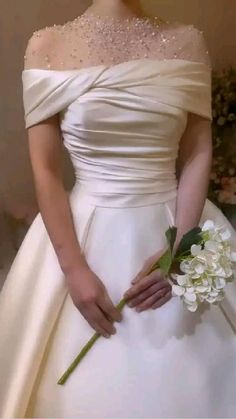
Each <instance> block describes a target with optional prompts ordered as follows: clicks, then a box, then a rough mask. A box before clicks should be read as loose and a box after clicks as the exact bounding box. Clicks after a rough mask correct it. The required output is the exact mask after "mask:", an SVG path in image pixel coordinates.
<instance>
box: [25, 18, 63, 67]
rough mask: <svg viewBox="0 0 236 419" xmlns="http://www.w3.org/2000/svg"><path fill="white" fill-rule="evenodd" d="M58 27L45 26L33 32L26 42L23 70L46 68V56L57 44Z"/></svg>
mask: <svg viewBox="0 0 236 419" xmlns="http://www.w3.org/2000/svg"><path fill="white" fill-rule="evenodd" d="M58 32H59V31H58V25H53V26H46V27H43V28H40V29H37V30H36V31H34V32H33V33H32V34H31V36H30V38H29V39H28V41H27V45H26V49H25V55H24V69H29V68H48V62H47V61H48V58H47V57H48V56H49V55H51V51H53V50H55V48H56V46H57V43H58Z"/></svg>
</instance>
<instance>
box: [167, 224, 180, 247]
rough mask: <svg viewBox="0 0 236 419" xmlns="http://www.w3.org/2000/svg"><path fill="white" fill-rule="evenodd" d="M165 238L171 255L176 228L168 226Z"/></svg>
mask: <svg viewBox="0 0 236 419" xmlns="http://www.w3.org/2000/svg"><path fill="white" fill-rule="evenodd" d="M165 235H166V238H167V240H168V243H169V245H170V250H171V253H172V252H173V247H174V243H175V240H176V235H177V227H176V226H170V227H169V228H168V230H166V232H165Z"/></svg>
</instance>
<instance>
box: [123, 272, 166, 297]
mask: <svg viewBox="0 0 236 419" xmlns="http://www.w3.org/2000/svg"><path fill="white" fill-rule="evenodd" d="M161 280H163V276H162V274H161V272H160V271H158V270H156V271H154V272H152V273H151V274H150V275H148V276H144V277H143V278H141V279H140V280H139V281H138V282H136V283H135V284H134V285H132V286H131V287H130V288H129V289H128V290H127V291H126V292H125V293H124V298H127V299H129V298H133V297H135V296H136V295H139V294H140V293H141V292H142V291H144V290H145V289H146V288H148V287H150V286H151V285H153V284H155V283H157V282H158V281H161Z"/></svg>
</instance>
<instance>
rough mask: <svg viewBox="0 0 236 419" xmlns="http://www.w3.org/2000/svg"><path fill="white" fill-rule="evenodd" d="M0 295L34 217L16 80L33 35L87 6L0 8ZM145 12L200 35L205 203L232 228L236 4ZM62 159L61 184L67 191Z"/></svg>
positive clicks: (235, 220)
mask: <svg viewBox="0 0 236 419" xmlns="http://www.w3.org/2000/svg"><path fill="white" fill-rule="evenodd" d="M0 5H1V14H0V40H1V41H0V54H1V68H0V89H1V90H0V91H1V95H0V134H1V135H0V162H1V165H0V288H1V285H2V283H3V280H4V278H5V277H6V274H7V271H8V269H9V266H10V264H11V263H12V261H13V258H14V256H15V254H16V252H17V250H18V248H19V246H20V244H21V242H22V240H23V238H24V236H25V234H26V232H27V229H28V228H29V226H30V224H31V223H32V221H33V220H34V217H35V216H36V214H37V212H38V209H37V203H36V198H35V194H34V187H33V182H32V173H31V166H30V161H29V155H28V148H27V136H26V130H25V128H24V115H23V103H22V83H21V72H22V70H23V61H24V53H25V48H26V45H27V41H28V39H29V38H30V37H31V35H32V33H33V31H35V30H37V29H40V28H43V27H45V26H50V25H53V24H54V23H56V24H60V23H64V22H66V21H68V20H72V19H74V18H75V17H76V16H78V15H79V14H81V13H82V12H83V11H84V10H85V9H86V8H87V7H88V6H89V5H90V1H89V0H33V1H32V0H20V1H19V0H8V1H5V0H0ZM143 6H144V7H145V10H146V11H147V12H149V13H152V14H153V15H160V16H161V17H163V18H164V19H167V20H168V19H170V20H178V21H182V22H183V23H193V24H194V25H196V26H197V27H198V28H199V29H201V30H203V31H204V34H205V38H206V41H207V44H208V49H209V53H210V56H211V60H212V63H213V70H214V76H213V102H212V104H213V116H214V120H213V137H214V138H213V139H214V159H213V166H212V174H211V183H210V187H209V198H210V199H211V200H212V201H214V202H215V203H216V204H217V205H218V206H219V207H220V208H221V209H222V210H223V212H224V213H225V214H226V216H227V217H228V218H229V220H230V222H231V223H232V224H233V225H234V226H235V228H236V225H235V224H236V160H235V159H236V129H235V127H236V124H235V113H236V77H235V66H236V30H235V27H236V0H188V1H187V2H186V0H178V1H176V0H145V1H143ZM73 181H74V178H73V172H72V168H71V164H70V161H69V158H68V156H67V154H66V151H65V184H66V186H67V187H68V188H70V187H71V186H72V185H73Z"/></svg>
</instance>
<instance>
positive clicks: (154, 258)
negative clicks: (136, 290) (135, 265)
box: [131, 248, 167, 284]
mask: <svg viewBox="0 0 236 419" xmlns="http://www.w3.org/2000/svg"><path fill="white" fill-rule="evenodd" d="M166 250H167V248H163V249H161V250H159V251H158V252H156V253H154V254H153V255H151V256H149V258H148V259H146V261H145V263H144V265H143V267H142V269H141V270H140V271H139V272H138V274H137V275H136V276H135V277H134V278H133V280H132V281H131V283H132V284H135V283H136V282H138V281H139V280H140V279H141V278H142V277H144V276H147V274H148V272H149V270H150V269H151V267H152V265H153V264H154V263H156V262H157V261H158V260H159V259H160V257H161V256H162V255H163V254H164V253H165V251H166Z"/></svg>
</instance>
